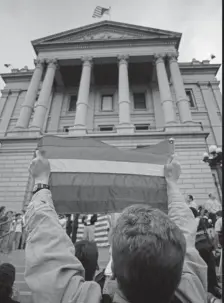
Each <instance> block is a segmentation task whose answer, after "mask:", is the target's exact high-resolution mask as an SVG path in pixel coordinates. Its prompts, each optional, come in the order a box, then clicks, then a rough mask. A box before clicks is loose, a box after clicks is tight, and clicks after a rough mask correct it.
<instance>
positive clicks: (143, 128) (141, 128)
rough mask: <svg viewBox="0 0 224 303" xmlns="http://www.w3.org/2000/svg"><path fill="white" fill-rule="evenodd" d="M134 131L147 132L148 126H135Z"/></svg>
mask: <svg viewBox="0 0 224 303" xmlns="http://www.w3.org/2000/svg"><path fill="white" fill-rule="evenodd" d="M135 130H137V131H141V130H149V124H135Z"/></svg>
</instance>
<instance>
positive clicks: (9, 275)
mask: <svg viewBox="0 0 224 303" xmlns="http://www.w3.org/2000/svg"><path fill="white" fill-rule="evenodd" d="M15 276H16V270H15V267H14V266H13V265H12V264H10V263H3V264H1V265H0V298H1V299H3V300H6V299H7V298H9V297H11V295H12V287H13V284H14V282H15ZM1 302H3V301H1ZM4 302H5V301H4Z"/></svg>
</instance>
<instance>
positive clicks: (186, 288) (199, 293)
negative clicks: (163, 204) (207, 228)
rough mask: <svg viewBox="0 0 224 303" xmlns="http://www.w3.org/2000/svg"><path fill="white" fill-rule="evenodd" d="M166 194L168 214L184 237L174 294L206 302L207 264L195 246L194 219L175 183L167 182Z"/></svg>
mask: <svg viewBox="0 0 224 303" xmlns="http://www.w3.org/2000/svg"><path fill="white" fill-rule="evenodd" d="M167 195H168V215H169V217H170V219H171V220H172V221H174V222H175V223H176V225H177V226H178V227H179V228H180V230H181V231H182V232H183V234H184V237H185V239H186V256H185V260H184V266H183V272H182V277H181V282H180V285H179V287H178V290H177V292H176V294H177V296H178V297H179V299H181V300H182V301H183V302H197V303H200V302H206V293H207V265H206V264H205V262H204V261H203V260H202V258H201V257H200V255H199V253H198V251H197V250H196V248H195V238H196V232H197V223H196V220H195V218H194V215H193V213H192V211H191V209H190V208H189V207H188V205H187V204H186V202H185V200H184V197H183V195H182V194H181V193H180V190H179V188H178V186H177V184H176V183H174V182H167Z"/></svg>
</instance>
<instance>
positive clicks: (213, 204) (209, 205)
mask: <svg viewBox="0 0 224 303" xmlns="http://www.w3.org/2000/svg"><path fill="white" fill-rule="evenodd" d="M208 198H209V199H208V200H207V201H206V202H205V204H204V209H205V210H207V211H208V213H209V219H211V220H212V224H213V227H214V226H215V222H216V213H217V211H219V210H222V205H221V203H220V202H218V200H217V199H216V197H215V195H214V194H213V193H210V194H209V195H208Z"/></svg>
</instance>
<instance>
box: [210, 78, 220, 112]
mask: <svg viewBox="0 0 224 303" xmlns="http://www.w3.org/2000/svg"><path fill="white" fill-rule="evenodd" d="M219 84H220V82H219V81H210V85H211V88H212V91H213V94H214V97H215V100H216V102H217V105H218V108H219V111H220V114H221V116H222V94H221V92H220V88H219Z"/></svg>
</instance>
